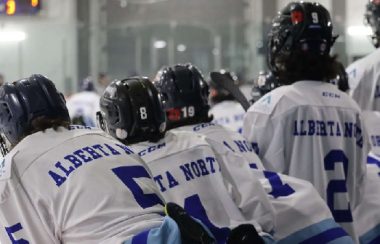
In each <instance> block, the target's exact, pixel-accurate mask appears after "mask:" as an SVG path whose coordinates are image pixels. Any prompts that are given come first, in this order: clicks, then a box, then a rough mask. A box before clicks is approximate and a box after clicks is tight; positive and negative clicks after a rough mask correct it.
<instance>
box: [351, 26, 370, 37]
mask: <svg viewBox="0 0 380 244" xmlns="http://www.w3.org/2000/svg"><path fill="white" fill-rule="evenodd" d="M347 34H348V35H350V36H369V35H372V29H371V27H369V26H364V25H353V26H349V27H348V28H347Z"/></svg>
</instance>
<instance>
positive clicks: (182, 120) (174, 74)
mask: <svg viewBox="0 0 380 244" xmlns="http://www.w3.org/2000/svg"><path fill="white" fill-rule="evenodd" d="M154 85H155V86H156V87H157V89H158V91H159V92H160V93H161V94H162V96H163V99H164V100H165V103H164V109H165V112H166V116H167V119H168V126H169V127H170V128H173V127H175V126H177V125H178V126H180V125H183V124H193V123H199V122H206V121H209V116H208V111H209V110H210V106H209V104H208V95H209V87H208V85H207V83H206V81H205V79H204V78H203V75H202V74H201V72H200V71H199V70H198V68H196V67H195V66H193V65H192V64H177V65H174V66H172V67H165V68H163V69H162V70H161V71H159V74H158V76H157V80H156V81H155V82H154Z"/></svg>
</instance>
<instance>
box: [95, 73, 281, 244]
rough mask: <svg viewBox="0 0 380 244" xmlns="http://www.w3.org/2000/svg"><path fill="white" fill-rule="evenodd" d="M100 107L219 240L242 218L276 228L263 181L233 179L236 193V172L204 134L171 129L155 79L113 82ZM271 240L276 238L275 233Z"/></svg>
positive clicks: (112, 127) (109, 127)
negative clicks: (243, 182)
mask: <svg viewBox="0 0 380 244" xmlns="http://www.w3.org/2000/svg"><path fill="white" fill-rule="evenodd" d="M205 95H206V97H205V98H206V100H207V93H205ZM100 107H101V111H102V112H101V113H99V115H98V120H99V124H100V125H101V128H103V129H104V130H106V131H108V133H110V135H112V136H114V137H115V138H117V139H119V140H120V141H121V142H123V143H125V144H128V145H130V146H131V148H132V150H133V151H134V152H136V153H138V154H139V156H141V157H142V159H143V160H144V161H145V162H146V164H147V165H148V167H149V170H150V171H151V172H152V175H153V179H154V180H155V182H156V184H157V186H158V187H159V189H160V190H161V193H162V195H163V197H164V199H165V200H167V201H171V202H175V203H177V204H179V205H181V206H183V207H184V208H185V209H186V211H187V212H188V213H190V214H191V215H192V216H194V217H196V218H198V219H200V220H201V221H202V222H203V223H204V224H205V225H206V226H207V227H208V228H209V229H210V230H211V232H212V233H213V234H214V236H215V237H216V239H217V241H218V243H225V242H226V239H227V237H228V236H229V234H230V230H231V229H233V228H235V227H237V226H239V225H241V224H252V225H254V227H255V228H256V229H257V231H259V232H260V233H262V231H266V232H268V233H269V232H270V231H272V229H273V220H274V216H273V215H272V209H271V207H270V203H269V202H268V200H267V199H266V195H265V192H264V190H263V189H262V188H261V186H260V183H258V182H257V183H256V184H255V182H254V181H250V184H248V185H246V186H244V187H242V186H236V185H233V187H232V188H233V189H232V191H233V192H234V193H235V194H230V193H229V192H228V190H227V188H226V187H225V186H224V178H223V177H224V176H226V175H228V174H230V172H229V171H227V170H226V168H225V167H223V165H221V164H219V162H218V161H217V160H216V159H215V155H214V152H213V149H212V148H211V147H210V146H209V144H208V143H207V141H206V140H205V139H204V138H203V137H202V136H199V135H197V134H194V133H187V132H176V133H174V132H167V133H165V128H166V116H165V112H164V111H163V109H162V103H161V101H160V97H159V95H158V92H157V90H156V88H155V87H154V86H153V84H152V83H151V81H150V80H148V79H147V78H141V77H132V78H127V79H124V80H122V81H114V82H112V83H111V84H110V85H109V86H108V88H107V89H106V91H105V92H104V94H103V96H102V97H101V103H100ZM205 115H206V116H207V112H206V114H205ZM231 168H232V167H231ZM233 173H234V172H232V175H233ZM225 180H227V181H228V180H229V179H225ZM244 189H245V190H249V191H248V192H244V191H243V190H244ZM256 221H257V222H258V223H259V224H257V222H256ZM251 234H255V233H251ZM262 234H263V235H265V234H264V233H262ZM243 237H244V235H241V236H240V238H243ZM268 238H269V237H268ZM240 241H242V240H240ZM267 241H269V242H271V241H270V238H269V239H268V240H267ZM231 243H243V242H239V240H234V241H233V242H231Z"/></svg>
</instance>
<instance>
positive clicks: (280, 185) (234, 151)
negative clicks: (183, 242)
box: [171, 122, 352, 243]
mask: <svg viewBox="0 0 380 244" xmlns="http://www.w3.org/2000/svg"><path fill="white" fill-rule="evenodd" d="M171 131H189V132H196V133H198V134H200V135H204V136H205V137H206V140H207V142H208V143H209V144H210V145H211V146H212V148H213V149H214V152H215V155H216V158H217V160H218V162H223V164H225V165H230V166H231V168H232V169H235V167H234V164H238V167H237V169H235V170H237V171H239V174H240V175H241V176H240V177H239V178H234V181H235V184H236V185H237V186H239V185H242V184H244V183H246V181H248V180H249V177H251V176H247V175H246V174H250V175H253V177H254V180H255V181H256V180H258V181H259V182H260V183H261V184H262V186H263V188H264V189H265V192H266V193H267V197H268V200H269V201H270V203H271V205H272V207H273V210H274V213H275V224H274V231H273V236H274V238H275V239H276V240H278V241H280V242H283V243H299V242H303V241H306V242H307V241H310V240H313V241H314V242H320V243H323V240H326V239H325V238H326V236H329V237H331V238H332V239H330V240H334V241H342V242H343V241H344V243H351V242H352V240H351V239H350V238H349V237H348V236H347V235H346V234H345V233H344V231H342V229H341V228H339V226H338V225H337V224H336V223H335V221H334V220H333V217H332V215H331V213H330V210H329V209H328V207H327V206H326V204H325V203H324V201H323V199H321V197H320V196H319V195H318V192H317V191H316V190H315V189H314V187H313V186H312V185H311V184H310V183H309V182H307V181H304V180H300V179H297V178H294V177H290V176H286V175H282V174H277V173H274V172H270V171H266V170H265V169H264V167H263V165H262V163H261V160H260V159H259V158H258V156H257V154H256V153H255V149H256V145H252V144H250V143H248V142H247V141H246V140H245V138H244V137H243V136H242V135H240V134H239V133H237V132H233V131H231V130H228V129H226V128H224V127H222V126H220V125H216V124H214V123H212V122H211V123H200V124H196V125H188V126H182V127H178V128H175V129H172V130H171ZM230 181H232V180H230ZM289 218H292V219H297V221H289ZM329 232H330V233H331V232H336V235H329V234H328V233H329Z"/></svg>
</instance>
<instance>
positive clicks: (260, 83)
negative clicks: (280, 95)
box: [251, 71, 282, 104]
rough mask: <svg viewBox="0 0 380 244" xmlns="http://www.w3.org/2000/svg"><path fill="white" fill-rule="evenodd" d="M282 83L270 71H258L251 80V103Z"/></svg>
mask: <svg viewBox="0 0 380 244" xmlns="http://www.w3.org/2000/svg"><path fill="white" fill-rule="evenodd" d="M281 85H282V84H281V83H280V81H279V80H278V78H277V77H276V76H275V75H273V73H272V72H265V71H260V73H259V76H258V77H257V79H256V80H254V81H253V86H252V90H251V97H252V99H251V104H253V103H255V102H256V101H258V100H259V99H260V98H261V97H262V96H264V95H265V94H267V93H268V92H271V91H272V90H274V89H276V88H277V87H279V86H281Z"/></svg>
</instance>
